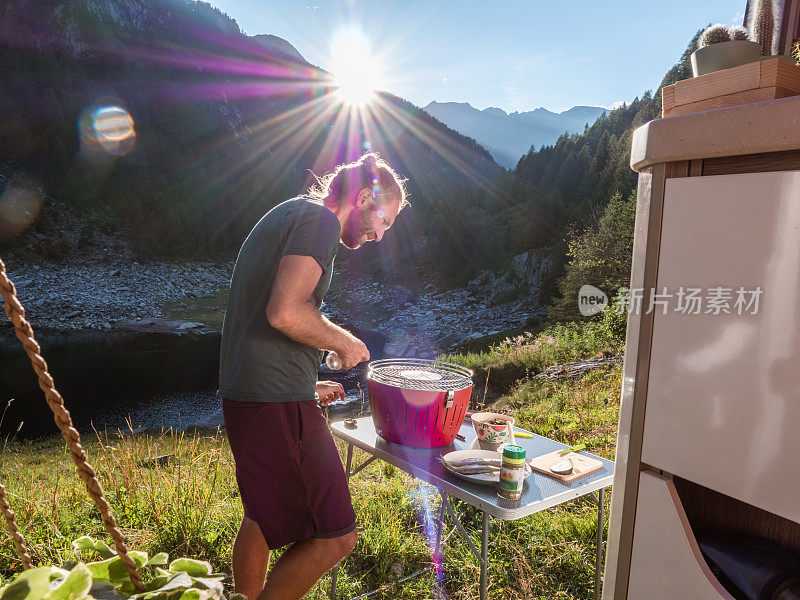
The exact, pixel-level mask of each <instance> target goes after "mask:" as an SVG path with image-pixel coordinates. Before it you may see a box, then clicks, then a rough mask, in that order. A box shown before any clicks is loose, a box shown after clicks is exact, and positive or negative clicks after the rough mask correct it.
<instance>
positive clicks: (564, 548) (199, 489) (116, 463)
mask: <svg viewBox="0 0 800 600" xmlns="http://www.w3.org/2000/svg"><path fill="white" fill-rule="evenodd" d="M545 336H550V337H551V338H552V340H554V341H550V340H548V339H547V337H545ZM576 340H577V341H576ZM606 341H607V340H605V339H602V338H600V337H599V336H598V334H597V332H591V331H589V332H587V331H577V330H575V331H573V330H570V329H569V328H562V329H560V330H558V332H557V335H553V329H552V328H551V329H548V330H547V331H545V332H544V333H542V334H541V335H540V336H538V337H537V338H533V337H530V338H525V339H522V340H516V341H514V340H512V341H511V343H510V344H505V346H506V347H505V348H501V347H496V348H494V349H492V350H491V351H490V352H488V353H483V354H474V355H468V356H466V357H465V359H464V360H465V361H471V364H472V365H473V366H474V365H476V364H479V363H481V361H483V363H481V364H485V365H486V370H487V372H488V371H489V367H491V371H492V373H493V372H495V369H496V368H497V365H499V364H502V361H503V360H507V361H510V362H514V361H517V363H518V364H528V361H530V364H533V365H535V367H536V368H537V369H541V368H545V367H546V366H549V364H548V363H550V364H552V362H563V361H564V358H565V357H566V358H567V359H568V360H570V359H579V358H581V357H585V355H587V354H589V355H591V354H593V353H595V352H596V351H597V350H600V349H602V347H605V346H606V344H605V342H606ZM570 343H572V344H573V345H574V346H575V347H574V348H572V349H570V348H567V347H564V344H570ZM620 384H621V369H620V368H619V367H618V366H617V367H614V368H611V369H608V370H601V371H595V372H592V373H590V374H588V375H585V376H584V377H583V378H582V379H580V380H578V381H561V382H552V381H542V380H525V379H524V380H523V381H521V382H518V383H517V384H516V385H515V386H513V387H512V389H511V390H510V392H509V393H508V394H507V395H505V396H503V397H502V398H500V399H499V400H498V402H496V404H495V406H496V407H497V408H498V409H499V410H502V411H504V412H507V413H510V414H514V415H515V416H516V418H517V420H518V423H519V425H520V426H522V427H525V428H528V429H531V430H533V431H536V432H537V433H540V434H542V435H546V436H548V437H551V438H556V439H559V440H562V441H564V442H568V443H577V442H583V443H586V444H587V449H588V450H590V451H592V452H595V453H597V454H600V455H603V456H606V457H608V458H613V453H614V445H615V441H616V440H615V437H616V424H617V411H618V408H619V404H618V398H619V390H620ZM476 396H479V392H476ZM84 442H85V446H86V448H87V452H88V455H89V461H90V463H91V464H92V465H93V466H94V467H95V468H96V469H97V471H98V476H99V479H100V481H101V483H102V485H103V487H104V489H105V490H106V495H107V498H108V501H109V503H110V504H111V506H112V508H113V511H114V514H115V516H116V517H117V519H118V522H119V525H120V527H121V528H122V529H123V531H124V532H125V535H126V539H127V540H128V543H129V546H130V547H132V548H134V549H138V550H145V551H147V552H149V553H150V554H151V555H153V554H155V553H157V552H162V551H163V552H168V553H169V554H170V555H171V557H173V558H176V557H179V556H188V557H192V558H198V559H203V560H209V561H210V562H211V563H212V564H213V565H214V567H215V568H216V569H218V570H220V571H224V572H228V573H229V572H230V561H231V542H232V539H233V536H234V535H235V532H236V529H237V527H238V524H239V521H240V519H241V517H242V507H241V502H240V500H239V498H238V492H237V488H236V482H235V478H234V465H233V460H232V457H231V453H230V448H229V446H228V442H227V439H226V438H225V435H224V433H219V432H209V431H205V432H204V431H193V432H191V433H185V434H178V435H176V434H169V433H168V434H140V435H133V436H109V437H107V438H105V437H104V438H88V437H87V439H85V440H84ZM339 448H340V452H341V453H342V455H344V450H345V448H344V445H343V444H341V443H339ZM164 454H168V455H174V459H173V460H171V461H170V462H169V463H166V464H156V465H146V464H144V463H143V462H142V461H144V460H145V459H147V458H148V457H152V456H158V455H164ZM366 457H367V455H366V454H365V453H363V452H361V451H360V450H356V452H355V456H354V465H357V464H360V463H361V462H362V461H363V460H364V459H365V458H366ZM0 481H1V482H2V483H3V484H4V485H5V486H6V490H7V493H8V499H9V502H10V503H11V505H12V508H13V509H14V511H15V512H16V514H17V521H18V525H19V527H20V530H21V531H22V532H23V534H24V535H25V536H26V539H27V542H28V545H29V548H30V550H31V553H32V555H33V558H34V561H35V562H36V563H39V564H51V563H56V564H60V563H62V562H63V561H65V560H72V559H74V558H75V556H74V554H73V552H72V549H71V545H70V544H71V541H72V540H73V539H75V538H77V537H80V536H82V535H91V536H93V537H96V538H99V539H106V540H108V537H107V536H106V535H105V533H104V531H103V527H102V523H101V521H100V516H99V513H98V511H97V510H96V509H95V508H94V506H93V504H92V503H91V502H90V500H89V499H88V496H87V495H86V493H85V491H84V489H83V486H82V484H81V482H80V480H79V479H78V476H77V474H76V473H75V470H74V467H73V465H72V462H71V460H70V458H69V456H68V454H67V452H66V451H65V447H64V444H63V442H62V441H61V440H60V439H59V440H49V441H44V442H37V443H15V444H11V445H8V446H6V447H4V449H3V451H2V462H0ZM351 492H352V496H353V503H354V507H355V510H356V514H357V517H358V522H359V533H360V536H359V540H358V543H357V545H356V548H355V550H354V551H353V553H351V554H350V555H349V556H348V557H347V558H346V559H345V560H344V561H343V563H342V565H341V570H340V576H339V589H340V594H341V597H353V596H356V595H358V594H361V593H364V592H366V591H367V590H370V589H373V588H376V587H378V586H381V585H383V586H384V587H383V589H382V591H381V592H380V593H378V594H376V595H375V596H373V597H374V598H397V599H408V600H425V599H429V598H436V597H441V594H439V593H438V592H437V589H438V583H437V576H436V573H435V571H429V572H426V573H425V574H424V575H422V576H420V577H417V578H415V579H412V580H409V581H407V582H405V583H403V584H402V585H395V584H394V583H393V582H394V581H396V579H397V578H398V576H399V577H403V576H405V575H409V574H411V573H413V572H415V571H417V570H419V569H423V568H426V567H429V566H430V565H431V548H430V541H429V536H428V535H427V534H426V526H425V524H426V523H431V519H432V517H434V516H436V515H438V511H439V506H440V497H439V494H438V492H437V491H436V490H435V488H432V487H430V486H427V485H425V484H423V483H421V482H420V481H418V480H415V479H413V478H411V477H410V476H409V475H407V474H406V473H404V472H402V471H400V470H399V469H396V468H394V467H391V466H389V465H387V464H385V463H382V462H380V461H376V462H374V463H372V464H371V465H369V466H368V467H367V468H365V469H364V470H363V471H361V472H360V473H359V474H358V475H357V476H356V477H355V478H354V479H353V480H352V481H351ZM454 508H455V510H456V512H458V513H459V514H460V515H461V518H462V522H463V523H464V525H465V526H466V527H467V529H468V531H469V532H470V535H471V537H472V540H473V542H474V543H475V544H476V545H477V546H479V545H480V527H481V513H480V512H479V511H478V510H477V509H475V508H473V507H471V506H469V505H467V504H465V503H463V502H460V501H454ZM606 518H607V513H606ZM596 527H597V523H596V508H595V505H594V503H593V502H592V500H591V499H589V498H582V499H577V500H574V501H571V502H569V503H566V504H564V505H561V506H559V507H556V508H553V509H549V510H545V511H543V512H541V513H537V514H535V515H532V516H531V517H527V518H525V519H520V520H517V521H510V522H503V521H499V520H495V519H492V521H491V530H490V565H489V597H490V598H492V599H498V600H499V599H501V598H502V599H504V600H505V599H507V598H513V599H517V598H519V599H522V598H525V599H529V598H542V599H544V598H547V599H552V598H581V599H582V598H591V597H592V591H593V577H594V543H595V542H594V540H595V535H596V532H597V530H596ZM448 530H449V528H448V529H446V530H445V531H448ZM277 556H279V553H273V557H272V560H275V559H276V558H277ZM442 561H443V563H442V565H443V569H444V573H445V574H446V576H445V577H444V579H443V583H442V585H443V586H444V593H445V594H446V597H447V598H450V599H454V600H468V599H470V600H471V599H472V598H475V597H477V595H478V582H479V572H480V571H479V566H478V561H477V560H476V558H475V557H474V556H473V555H472V553H471V551H470V549H469V547H468V546H467V544H466V543H465V542H464V541H463V540H461V538H460V537H459V536H458V535H457V534H454V535H453V536H452V537H451V538H450V539H449V540H448V541H447V543H446V544H445V545H444V546H443V557H442ZM19 569H20V563H19V561H18V560H17V559H16V557H15V552H14V548H13V546H12V543H11V540H10V538H9V537H8V536H0V579H2V580H6V579H7V578H8V577H9V576H11V575H12V574H13V573H15V572H18V571H19ZM327 588H328V578H327V577H326V578H323V580H322V581H321V582H320V583H319V584H318V585H317V586H316V587H315V588H314V589H312V591H311V592H310V593H309V595H308V596H307V597H308V598H313V599H316V600H323V599H324V598H327Z"/></svg>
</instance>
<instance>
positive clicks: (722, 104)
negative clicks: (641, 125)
mask: <svg viewBox="0 0 800 600" xmlns="http://www.w3.org/2000/svg"><path fill="white" fill-rule="evenodd" d="M799 94H800V67H797V66H796V65H793V64H791V63H789V62H787V61H786V60H784V59H782V58H770V59H766V60H762V61H758V62H752V63H748V64H746V65H741V66H738V67H733V68H732V69H723V70H722V71H715V72H714V73H708V74H707V75H701V76H700V77H694V78H692V79H684V80H683V81H679V82H677V83H674V84H673V85H668V86H665V87H664V88H663V89H662V90H661V101H662V110H661V115H662V116H663V117H674V116H678V115H686V114H689V113H694V112H701V111H706V110H715V109H718V108H726V107H729V106H738V105H740V104H751V103H753V102H764V101H767V100H777V99H778V98H786V97H789V96H796V95H799Z"/></svg>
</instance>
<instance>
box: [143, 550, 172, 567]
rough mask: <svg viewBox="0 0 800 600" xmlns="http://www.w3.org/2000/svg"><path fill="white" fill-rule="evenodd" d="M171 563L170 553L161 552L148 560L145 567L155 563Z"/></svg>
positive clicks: (152, 565)
mask: <svg viewBox="0 0 800 600" xmlns="http://www.w3.org/2000/svg"><path fill="white" fill-rule="evenodd" d="M166 564H169V554H167V553H166V552H159V553H158V554H156V555H155V556H153V558H151V559H150V560H148V561H147V562H146V563H145V565H144V566H145V567H154V566H155V565H166Z"/></svg>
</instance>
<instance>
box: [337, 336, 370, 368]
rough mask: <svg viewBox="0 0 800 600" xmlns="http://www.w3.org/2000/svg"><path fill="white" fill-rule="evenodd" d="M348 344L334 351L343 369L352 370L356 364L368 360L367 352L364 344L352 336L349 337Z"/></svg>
mask: <svg viewBox="0 0 800 600" xmlns="http://www.w3.org/2000/svg"><path fill="white" fill-rule="evenodd" d="M348 342H349V343H348V344H347V345H346V346H344V347H342V348H337V349H336V353H337V354H338V355H339V360H341V361H342V368H343V369H352V368H353V367H355V366H356V365H357V364H358V363H362V362H364V361H367V360H369V350H367V345H366V344H365V343H364V342H362V341H361V340H360V339H358V338H357V337H356V336H354V335H351V336H350V339H349V340H348Z"/></svg>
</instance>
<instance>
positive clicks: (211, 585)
mask: <svg viewBox="0 0 800 600" xmlns="http://www.w3.org/2000/svg"><path fill="white" fill-rule="evenodd" d="M223 579H224V577H192V582H193V583H194V585H195V587H198V588H200V589H201V590H202V589H208V590H211V589H217V588H219V589H220V590H221V589H222V580H223Z"/></svg>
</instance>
